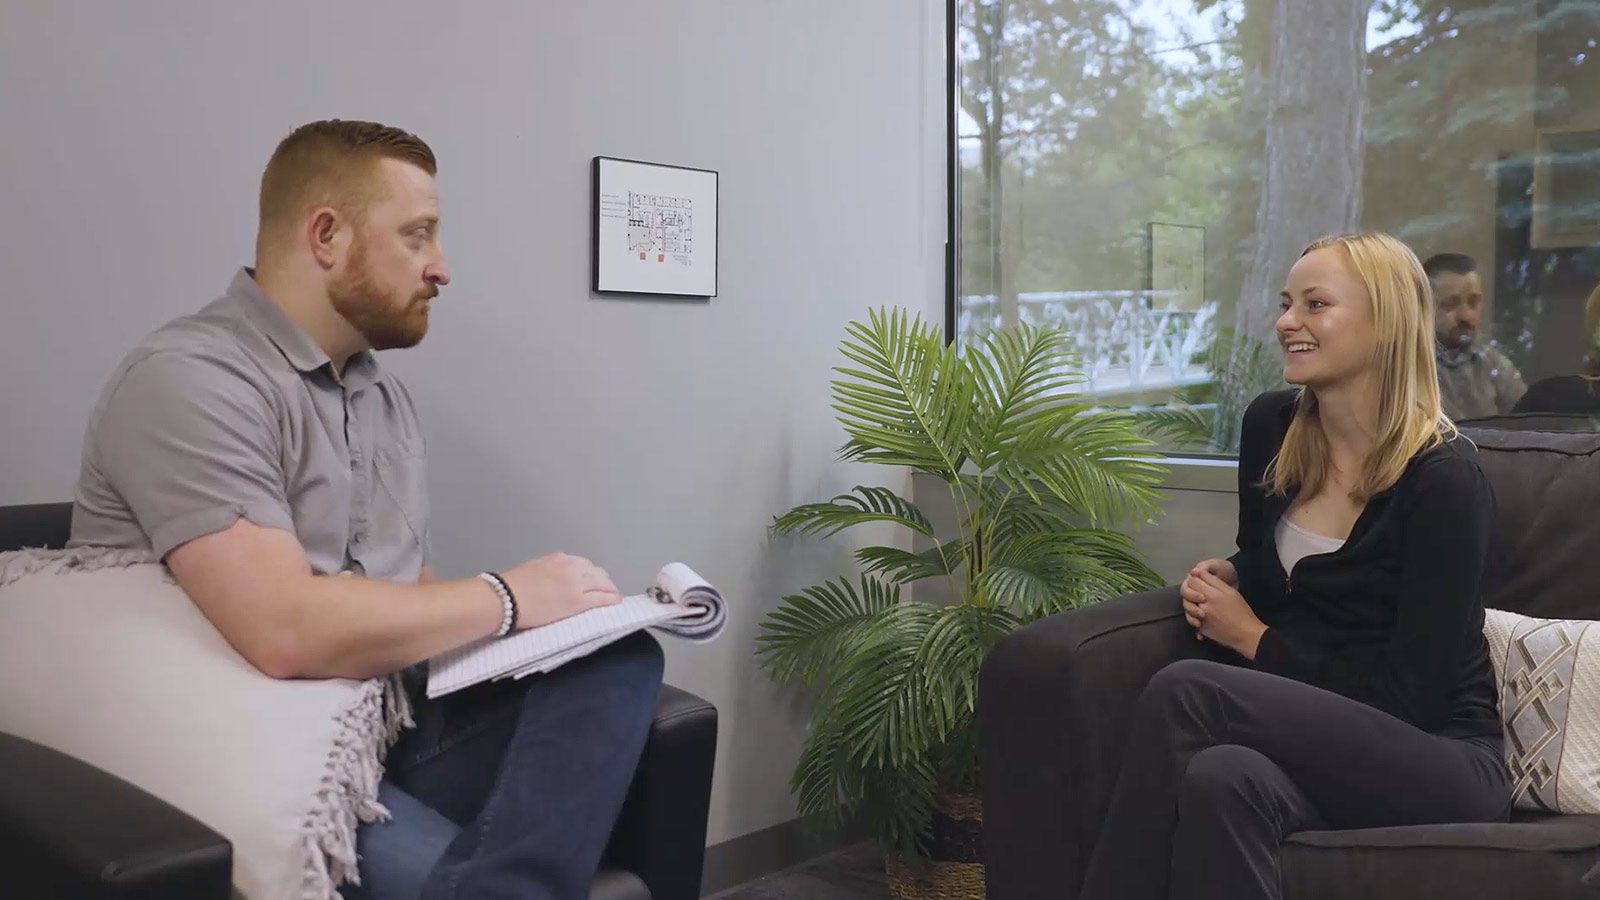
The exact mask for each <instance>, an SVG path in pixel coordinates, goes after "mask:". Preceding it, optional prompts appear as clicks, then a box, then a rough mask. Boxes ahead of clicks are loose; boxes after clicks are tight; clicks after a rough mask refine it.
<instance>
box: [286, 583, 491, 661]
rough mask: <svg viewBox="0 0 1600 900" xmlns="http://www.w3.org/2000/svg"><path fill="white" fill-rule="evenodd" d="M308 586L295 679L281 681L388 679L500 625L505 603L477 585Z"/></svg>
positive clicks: (299, 621)
mask: <svg viewBox="0 0 1600 900" xmlns="http://www.w3.org/2000/svg"><path fill="white" fill-rule="evenodd" d="M304 584H305V590H304V592H303V594H302V596H301V598H300V599H299V600H298V602H297V603H296V604H295V607H296V611H297V613H298V614H297V615H296V617H295V618H296V621H295V622H293V623H292V625H291V632H292V638H291V646H292V648H293V651H292V653H291V654H290V657H291V662H290V665H289V670H290V671H288V672H287V673H286V674H284V675H282V677H293V678H370V677H373V676H376V675H384V674H388V673H390V672H394V671H397V670H399V669H402V668H405V667H406V666H409V665H411V664H413V663H416V662H420V661H422V660H424V659H428V658H429V657H433V656H437V655H438V654H440V653H443V652H444V651H446V650H451V649H454V648H456V647H459V646H461V645H462V644H466V643H470V642H471V641H475V640H478V639H480V638H483V637H487V636H488V635H490V634H493V633H494V632H495V629H496V628H498V627H499V625H500V615H501V611H502V607H501V604H500V599H499V598H498V597H497V596H496V595H495V592H494V589H493V588H491V587H490V586H489V585H487V584H485V583H484V582H483V581H481V580H479V579H477V578H468V579H462V580H458V581H442V582H432V583H428V584H401V583H397V582H388V581H376V580H373V579H369V578H361V577H357V576H349V575H319V576H313V577H311V578H310V579H309V580H308V581H307V582H305V583H304ZM271 674H279V673H271Z"/></svg>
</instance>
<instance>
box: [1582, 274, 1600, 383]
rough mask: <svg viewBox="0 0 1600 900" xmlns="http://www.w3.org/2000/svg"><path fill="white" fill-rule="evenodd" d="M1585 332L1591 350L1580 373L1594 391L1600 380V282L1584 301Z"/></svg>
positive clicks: (1585, 357)
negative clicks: (1596, 383)
mask: <svg viewBox="0 0 1600 900" xmlns="http://www.w3.org/2000/svg"><path fill="white" fill-rule="evenodd" d="M1583 333H1584V335H1586V336H1587V337H1588V341H1587V343H1588V345H1589V352H1588V353H1586V354H1584V357H1583V371H1582V372H1580V373H1578V374H1580V375H1582V376H1583V377H1584V379H1585V380H1587V381H1588V382H1589V390H1590V392H1593V391H1594V389H1595V382H1596V381H1600V284H1597V285H1595V286H1594V290H1592V291H1590V292H1589V299H1588V300H1585V301H1584V303H1583Z"/></svg>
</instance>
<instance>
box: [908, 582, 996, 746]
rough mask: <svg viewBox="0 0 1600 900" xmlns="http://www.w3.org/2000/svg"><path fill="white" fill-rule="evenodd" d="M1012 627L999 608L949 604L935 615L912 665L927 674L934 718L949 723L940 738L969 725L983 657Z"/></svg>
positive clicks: (976, 704) (974, 705) (976, 700)
mask: <svg viewBox="0 0 1600 900" xmlns="http://www.w3.org/2000/svg"><path fill="white" fill-rule="evenodd" d="M1018 624H1020V620H1018V619H1017V617H1016V616H1014V615H1012V614H1011V613H1010V612H1008V611H1007V610H1004V609H978V608H976V607H972V606H967V605H965V604H955V605H952V606H947V607H944V608H942V609H940V610H939V614H938V618H937V619H935V621H934V622H933V624H932V626H931V627H930V628H929V629H928V632H927V634H925V635H924V636H923V639H922V645H921V646H920V647H919V648H918V649H917V665H918V666H919V667H920V668H921V669H922V670H923V671H924V672H927V673H928V679H927V681H928V693H929V701H930V703H931V705H932V706H933V707H934V709H935V714H936V715H937V716H939V717H941V718H943V719H944V720H945V721H947V722H948V723H950V725H949V726H948V727H946V728H945V729H944V730H943V732H942V733H943V734H944V735H945V737H947V738H948V736H949V735H950V734H953V733H955V732H958V731H960V730H962V729H961V728H959V727H956V726H957V725H965V724H968V723H970V722H971V719H972V715H973V714H974V713H975V712H976V711H977V706H978V670H979V669H980V668H982V666H983V657H984V654H986V653H988V652H989V648H990V647H993V646H994V645H995V643H996V642H998V641H999V640H1000V638H1002V637H1004V636H1005V635H1006V634H1008V633H1010V632H1011V631H1012V630H1014V629H1015V628H1016V627H1017V625H1018Z"/></svg>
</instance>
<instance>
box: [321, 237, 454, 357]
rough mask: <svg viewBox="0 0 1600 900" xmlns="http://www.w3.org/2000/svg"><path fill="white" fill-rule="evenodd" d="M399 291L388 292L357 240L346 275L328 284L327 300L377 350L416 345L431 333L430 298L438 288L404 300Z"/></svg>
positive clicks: (436, 293)
mask: <svg viewBox="0 0 1600 900" xmlns="http://www.w3.org/2000/svg"><path fill="white" fill-rule="evenodd" d="M399 293H400V292H399V291H385V290H384V288H383V287H382V286H381V285H379V284H378V280H377V279H376V278H374V277H373V275H372V272H371V270H370V269H369V268H368V267H367V254H366V248H365V247H364V246H363V245H362V244H361V243H360V242H359V241H358V242H357V243H356V244H355V245H354V246H353V247H351V249H350V264H349V267H348V268H347V269H346V271H345V273H344V275H342V276H340V277H339V278H337V279H335V280H334V281H333V283H332V284H329V285H328V299H329V300H331V301H333V308H334V310H335V311H337V312H338V313H339V315H341V316H344V318H345V321H347V322H349V323H350V325H351V327H353V328H354V329H355V330H356V331H358V332H360V333H361V336H362V337H364V338H366V340H367V344H368V345H369V346H371V347H372V349H374V350H396V349H402V348H405V347H415V346H416V345H417V344H418V343H419V342H421V340H422V338H423V336H424V335H426V334H427V333H428V301H429V300H431V299H432V298H434V297H436V296H438V294H439V289H438V287H436V286H434V285H431V284H430V285H428V286H427V287H426V288H425V289H423V290H421V291H418V292H416V293H415V294H412V295H411V296H410V297H409V298H406V299H405V300H404V301H402V300H401V299H400V297H399V296H398V295H399Z"/></svg>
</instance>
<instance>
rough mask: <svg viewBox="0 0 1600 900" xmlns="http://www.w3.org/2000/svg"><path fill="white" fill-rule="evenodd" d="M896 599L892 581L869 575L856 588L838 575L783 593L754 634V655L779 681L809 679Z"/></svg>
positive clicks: (897, 594)
mask: <svg viewBox="0 0 1600 900" xmlns="http://www.w3.org/2000/svg"><path fill="white" fill-rule="evenodd" d="M899 603H900V588H899V586H898V585H894V584H887V583H885V582H883V581H881V580H879V579H877V578H874V577H872V576H870V575H863V576H861V588H860V590H857V589H856V587H855V586H854V585H852V584H850V582H848V581H845V580H844V579H842V578H841V579H840V580H838V581H834V582H824V583H822V584H819V585H815V586H813V587H809V588H806V589H805V590H804V591H802V592H801V593H799V594H794V595H791V596H788V597H784V598H783V601H782V603H781V604H780V605H779V607H778V609H777V611H776V612H774V613H772V615H770V616H768V617H767V620H766V621H765V622H763V623H762V625H761V631H760V633H759V634H758V635H757V636H756V658H757V659H758V660H759V661H760V662H761V664H762V665H763V666H765V667H766V668H767V670H768V671H769V672H771V673H772V676H773V678H774V679H775V680H777V681H778V683H780V684H785V683H788V682H791V681H798V682H800V683H801V684H813V683H815V682H816V681H817V679H818V678H819V677H820V676H821V675H822V674H823V673H824V672H825V671H826V670H827V669H828V667H830V666H832V665H834V664H836V663H837V662H838V660H839V659H840V657H841V655H843V654H845V653H847V652H848V651H849V649H850V647H851V645H852V644H853V643H854V642H856V641H858V640H860V639H861V638H862V637H863V635H865V634H866V633H867V631H868V629H869V628H870V626H871V624H872V623H873V622H874V621H875V620H877V619H878V618H880V617H882V616H883V615H884V613H885V612H886V611H888V610H890V609H892V608H894V607H895V606H896V605H898V604H899Z"/></svg>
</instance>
